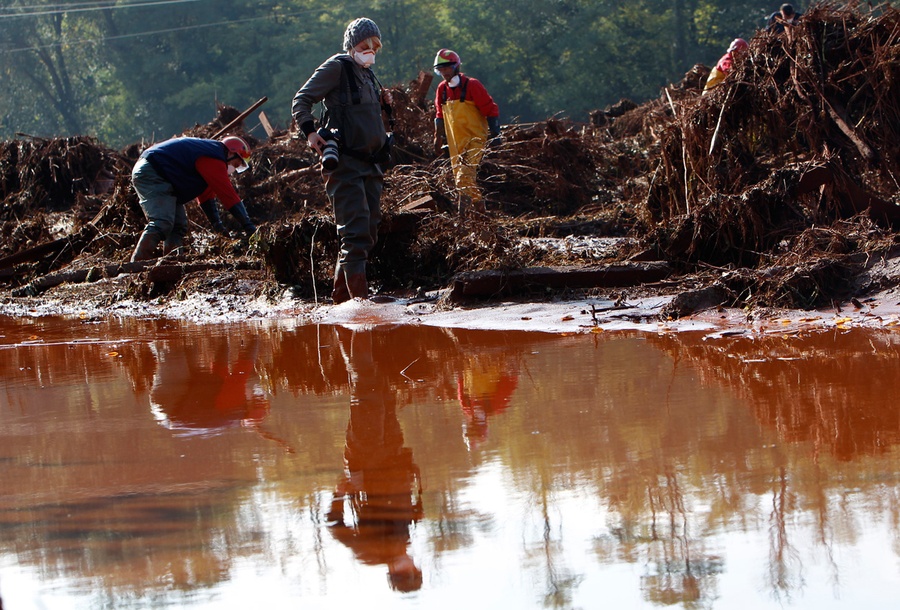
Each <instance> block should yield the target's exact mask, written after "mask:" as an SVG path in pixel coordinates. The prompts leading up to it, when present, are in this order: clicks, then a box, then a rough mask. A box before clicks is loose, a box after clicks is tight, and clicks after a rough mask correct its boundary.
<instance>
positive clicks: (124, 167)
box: [0, 3, 900, 317]
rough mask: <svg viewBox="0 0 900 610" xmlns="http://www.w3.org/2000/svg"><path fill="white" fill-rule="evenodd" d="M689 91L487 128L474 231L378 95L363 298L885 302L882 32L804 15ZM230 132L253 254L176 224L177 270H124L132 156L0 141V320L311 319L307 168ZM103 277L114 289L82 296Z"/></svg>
mask: <svg viewBox="0 0 900 610" xmlns="http://www.w3.org/2000/svg"><path fill="white" fill-rule="evenodd" d="M708 73H709V68H708V67H705V66H703V65H697V66H695V67H694V68H693V69H692V70H691V71H689V72H688V73H687V74H686V75H685V77H684V78H683V80H682V81H681V82H679V83H676V84H672V85H669V86H667V87H665V88H664V89H663V90H661V92H660V95H659V97H658V98H657V99H654V100H650V101H648V102H646V103H644V104H641V105H638V104H635V103H633V102H631V101H630V100H622V101H621V102H619V103H618V104H616V105H614V106H612V107H609V108H606V109H604V110H597V111H595V112H593V113H592V114H591V119H590V122H588V123H575V122H572V121H569V120H566V119H562V118H548V119H547V120H546V121H543V122H539V123H533V124H510V125H504V127H503V133H502V139H501V142H500V143H499V144H497V145H495V146H492V147H491V148H490V150H489V152H488V154H487V155H486V157H485V160H484V162H483V163H482V166H481V167H480V170H479V178H480V180H481V183H482V186H483V189H484V193H485V200H486V203H487V210H486V212H485V213H484V214H481V215H478V214H476V215H474V216H473V215H470V216H467V217H464V218H462V217H460V216H459V215H458V214H457V213H456V206H455V194H454V186H453V183H452V177H451V173H450V169H449V160H448V159H446V158H443V157H440V156H436V155H435V152H434V151H433V150H432V136H433V121H432V120H433V109H432V100H431V98H430V96H429V95H428V94H427V91H428V87H427V85H428V77H429V76H430V75H426V74H422V75H420V77H419V79H418V80H416V81H413V82H411V83H409V84H408V85H406V86H396V87H393V88H392V92H393V98H394V104H393V105H394V118H395V126H394V134H395V140H396V142H397V147H396V154H395V159H394V162H395V164H394V166H393V167H392V168H391V169H390V170H389V171H388V172H387V174H386V185H385V193H384V198H383V206H384V209H385V221H384V224H383V227H382V234H381V236H380V242H379V245H378V246H377V247H376V250H375V252H374V254H373V257H372V260H371V262H370V271H369V279H370V283H371V285H372V287H373V288H374V289H375V291H376V292H378V293H383V294H394V295H397V294H406V295H411V294H415V293H417V292H418V293H422V292H423V291H429V290H436V289H440V288H446V287H452V288H453V290H451V291H450V295H451V297H452V298H455V299H464V298H491V297H498V296H510V295H517V296H523V297H525V298H539V297H540V298H545V297H546V296H547V295H548V294H552V295H555V296H560V295H571V294H576V293H577V294H585V293H588V294H589V293H591V291H594V292H602V293H604V294H609V293H610V291H616V292H619V291H624V292H628V291H660V292H668V293H679V294H680V295H681V298H678V299H676V300H675V301H673V305H672V307H671V308H670V309H669V311H667V312H666V315H668V316H672V317H677V316H679V315H683V314H686V313H690V312H691V311H694V310H696V309H698V308H703V307H711V306H716V305H723V306H729V307H789V308H811V307H815V306H820V305H823V304H829V303H831V302H834V301H840V300H842V299H849V298H851V297H852V298H862V297H864V296H865V295H866V294H868V293H870V292H872V291H875V290H880V289H885V288H887V287H890V286H894V285H898V284H900V276H895V275H894V273H892V272H891V271H890V269H891V268H892V267H891V266H890V265H887V261H890V260H892V259H894V258H895V257H896V256H897V254H898V233H897V231H898V228H900V183H898V177H900V11H898V10H897V9H895V8H893V7H891V6H889V5H884V6H879V7H876V8H869V7H859V6H856V5H851V6H849V7H848V6H838V5H836V4H827V3H826V4H820V5H817V6H815V7H813V8H812V9H810V10H809V11H807V12H806V13H805V14H804V17H803V20H802V22H801V24H800V25H799V26H797V27H796V28H795V29H794V32H793V35H792V36H791V37H790V39H788V37H786V36H785V35H783V34H776V33H768V32H757V33H756V35H755V36H754V37H753V38H752V39H750V48H749V52H747V53H746V54H745V55H744V56H743V57H741V59H740V61H738V62H737V64H736V66H735V68H734V70H733V71H732V73H730V74H729V75H728V77H727V79H726V80H725V82H724V83H723V84H722V85H720V86H718V87H716V88H715V89H712V90H711V91H710V92H709V94H707V95H701V90H702V89H703V85H704V83H705V81H706V76H707V75H708ZM239 114H240V111H239V110H237V109H234V108H230V107H222V108H220V111H219V115H218V116H217V117H216V118H215V119H214V120H212V121H211V122H210V123H208V124H205V125H197V126H195V127H194V128H193V129H191V130H189V131H188V132H186V133H185V134H184V135H191V136H199V137H211V136H212V135H213V134H215V133H216V132H218V131H219V130H221V129H222V127H223V126H225V125H227V124H228V123H229V122H231V121H232V119H234V118H235V117H236V116H238V115H239ZM232 133H234V134H235V135H241V136H242V137H244V138H245V139H247V140H248V141H249V142H250V143H251V145H252V147H253V158H252V166H251V171H248V172H245V173H243V174H240V176H239V177H238V178H237V183H238V190H239V192H240V193H241V194H242V196H244V198H245V203H246V204H247V208H248V211H249V213H250V216H251V217H252V218H253V219H254V220H255V221H256V222H257V223H258V225H259V230H258V232H257V234H256V235H254V236H253V237H252V238H251V239H250V240H249V241H248V240H245V239H238V238H236V237H234V238H232V237H227V236H221V235H217V234H214V233H213V232H212V231H211V229H210V227H209V226H208V224H207V222H206V219H205V217H204V216H203V214H202V212H201V211H200V209H199V207H198V206H196V205H193V204H189V205H188V206H187V211H188V217H189V219H190V220H191V221H192V222H191V233H190V235H189V237H188V241H187V246H188V247H187V251H186V253H184V254H181V255H179V256H177V257H165V258H162V259H159V260H157V261H152V262H149V263H148V262H142V263H128V262H127V261H128V258H129V256H130V254H131V252H132V250H133V248H134V244H135V242H136V240H137V238H138V236H139V234H140V232H141V230H142V229H143V226H144V224H145V219H144V217H143V214H142V212H141V209H140V207H139V206H138V204H137V198H136V196H135V194H134V192H133V190H132V188H131V185H130V170H131V167H132V165H133V164H134V162H135V161H136V159H137V157H138V155H139V154H140V151H141V150H142V149H143V143H141V144H134V145H132V146H130V147H128V148H126V149H125V150H121V151H118V150H112V149H109V148H107V147H105V146H103V145H102V144H101V143H99V142H97V141H95V140H94V139H92V138H90V137H75V138H64V139H50V140H46V139H41V138H37V137H30V136H25V135H22V136H20V137H18V138H17V139H16V140H13V141H7V142H3V143H0V201H2V204H0V235H2V239H0V298H2V299H3V300H7V301H8V300H14V299H17V298H23V297H34V296H37V295H47V296H50V295H51V294H57V295H58V294H59V293H60V291H66V290H77V289H78V288H77V287H78V286H82V287H83V286H84V285H85V284H87V283H90V284H92V285H93V286H94V289H95V290H97V289H101V290H102V289H104V287H105V286H110V287H111V286H115V288H114V289H113V288H110V289H109V294H107V295H106V302H108V303H109V304H112V303H114V302H115V301H116V300H117V299H121V298H124V297H125V296H128V297H131V298H135V297H137V298H145V299H151V298H170V297H174V296H176V295H179V294H184V293H185V292H194V291H200V292H202V291H204V290H205V291H228V290H233V289H236V288H235V286H236V285H237V284H241V285H242V286H244V287H246V285H248V283H250V284H251V285H252V286H253V290H255V291H257V292H258V293H259V294H261V295H262V294H265V295H270V296H272V297H274V296H275V295H278V294H282V293H283V292H284V291H285V290H286V289H290V290H291V291H292V293H293V294H294V295H295V297H296V298H298V299H305V300H317V301H318V300H322V295H327V294H329V293H330V282H331V276H332V273H333V266H334V261H335V259H336V256H337V251H338V240H337V235H336V232H335V227H334V223H333V220H332V216H331V209H330V205H329V203H328V201H327V200H326V198H325V194H324V189H323V187H322V179H321V176H320V173H319V165H318V159H317V157H316V156H315V155H314V154H313V152H312V151H311V150H310V149H309V148H308V146H307V145H306V142H305V140H303V139H302V138H297V137H296V133H295V132H290V131H288V132H274V133H273V134H271V137H269V138H268V139H266V140H265V141H264V142H261V141H258V140H256V139H255V138H253V137H252V136H251V135H249V134H247V133H245V132H244V131H243V130H242V126H241V125H238V126H237V127H236V128H235V129H234V130H232ZM227 216H228V215H225V217H223V220H224V221H225V222H226V224H227V223H228V222H229V221H230V220H231V219H230V218H227ZM233 228H234V229H235V230H236V229H237V227H236V226H235V227H233ZM237 234H238V233H237V232H235V235H237ZM111 277H120V278H121V277H127V278H128V279H127V281H126V282H124V284H123V283H122V282H119V283H116V284H111V283H103V282H101V281H100V280H104V279H107V278H111ZM123 286H124V287H123Z"/></svg>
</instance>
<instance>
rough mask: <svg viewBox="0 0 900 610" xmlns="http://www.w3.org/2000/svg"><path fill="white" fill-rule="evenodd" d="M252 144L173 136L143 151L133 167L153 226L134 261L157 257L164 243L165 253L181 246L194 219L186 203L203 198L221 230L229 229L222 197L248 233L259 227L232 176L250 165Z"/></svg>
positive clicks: (212, 221)
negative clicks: (222, 214)
mask: <svg viewBox="0 0 900 610" xmlns="http://www.w3.org/2000/svg"><path fill="white" fill-rule="evenodd" d="M249 161H250V147H249V146H247V143H246V142H244V140H242V139H241V138H238V137H236V136H228V137H227V138H224V139H223V140H222V141H221V142H220V141H219V140H206V139H203V138H172V139H171V140H166V141H165V142H161V143H159V144H155V145H153V146H151V147H150V148H148V149H147V150H145V151H144V152H143V153H141V157H140V159H138V161H137V163H135V164H134V169H132V170H131V182H132V184H133V185H134V190H135V191H137V194H138V200H139V202H140V204H141V209H143V210H144V216H146V217H147V221H148V222H147V226H146V227H145V228H144V232H143V233H141V237H140V239H139V240H138V243H137V246H136V247H135V249H134V253H133V254H132V255H131V262H135V261H142V260H147V259H151V258H156V256H157V248H158V246H159V242H163V254H169V253H170V252H172V251H175V250H177V249H178V248H181V246H182V244H183V243H184V236H185V235H187V231H188V221H187V214H186V213H185V211H184V204H186V203H188V202H190V201H192V200H194V199H197V200H198V201H199V202H200V207H201V208H202V209H203V212H204V213H205V214H206V217H207V219H208V220H209V222H210V224H211V225H212V227H213V229H215V230H216V231H217V232H219V233H227V231H226V229H225V226H224V225H223V224H222V219H221V218H220V217H219V210H218V208H216V198H218V199H219V201H220V202H221V203H222V206H223V207H224V208H225V209H226V210H228V211H229V212H230V213H231V215H232V216H234V217H235V218H236V219H237V221H238V222H239V223H240V225H241V227H242V228H243V230H244V233H245V234H246V235H247V236H250V235H252V234H253V233H254V232H255V231H256V225H254V224H253V221H251V220H250V217H249V216H248V215H247V208H246V207H244V203H243V202H242V201H241V197H240V196H239V195H238V194H237V191H235V189H234V185H233V184H232V183H231V178H230V176H231V175H232V174H233V173H235V172H243V171H244V170H245V169H247V168H248V167H249V163H248V162H249Z"/></svg>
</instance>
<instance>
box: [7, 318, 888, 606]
mask: <svg viewBox="0 0 900 610" xmlns="http://www.w3.org/2000/svg"><path fill="white" fill-rule="evenodd" d="M898 338H900V335H898V334H884V333H882V334H874V333H867V332H864V331H853V332H849V333H832V334H816V335H811V336H790V337H782V336H773V337H758V338H755V339H749V338H722V337H718V338H711V337H704V336H703V335H701V334H693V333H690V334H686V333H683V334H659V335H658V334H653V333H644V334H627V333H600V334H586V335H578V336H559V335H549V334H538V333H530V334H528V333H519V332H499V331H493V332H489V331H467V330H459V329H454V330H447V329H437V328H431V327H424V328H423V327H413V326H394V327H376V328H370V329H350V328H344V327H333V326H293V325H289V324H286V323H283V322H281V323H268V324H262V323H260V324H249V323H248V324H242V325H205V326H198V325H192V324H188V323H180V322H173V321H158V320H157V321H152V320H128V319H125V320H109V321H106V320H101V321H97V320H78V319H75V320H71V319H70V320H63V319H49V318H35V319H6V318H0V464H2V469H0V486H2V490H3V491H2V495H0V597H2V603H3V608H5V609H6V610H19V609H21V608H26V609H27V608H104V607H105V608H115V609H119V608H146V607H154V608H248V607H254V608H255V607H272V608H283V607H297V608H300V607H302V608H338V607H350V606H349V605H350V604H352V605H353V607H377V608H381V607H420V608H429V609H432V608H454V609H458V608H470V609H476V608H517V609H518V608H650V607H655V606H674V607H683V608H722V609H734V608H754V609H759V608H773V609H774V608H816V609H819V610H821V609H824V608H837V607H841V608H889V607H897V603H898V602H900V561H898V552H900V538H898V532H900V498H898V495H900V491H898V490H900V488H898V479H900V455H898V448H897V442H898V438H900V413H898V406H897V400H896V397H897V396H898V395H900V381H898V379H900V376H898V374H897V371H898V360H900V359H898V355H900V347H898Z"/></svg>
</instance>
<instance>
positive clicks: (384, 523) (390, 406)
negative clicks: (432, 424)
mask: <svg viewBox="0 0 900 610" xmlns="http://www.w3.org/2000/svg"><path fill="white" fill-rule="evenodd" d="M335 332H336V333H337V334H340V335H343V336H342V337H340V339H339V341H340V345H341V350H342V352H343V354H344V356H345V358H346V361H347V370H348V373H349V376H350V393H351V401H350V421H349V423H348V425H347V444H346V446H345V449H344V463H345V473H344V476H343V477H342V478H341V480H340V481H338V484H337V486H336V489H335V492H334V496H333V499H332V503H331V510H330V511H329V513H328V518H329V524H330V527H331V532H332V533H333V534H334V536H335V538H337V539H338V540H340V541H341V542H342V543H344V544H345V545H347V546H348V547H349V548H350V549H352V550H353V552H354V553H355V554H356V556H357V558H358V559H359V560H360V561H362V562H364V563H367V564H373V565H380V564H384V565H386V566H387V569H388V575H389V579H390V584H391V587H392V588H394V589H396V590H398V591H415V590H418V589H419V588H420V587H421V586H422V572H421V570H420V569H419V567H418V566H416V564H415V562H414V561H413V559H412V558H411V557H410V556H409V552H408V546H409V541H410V540H409V536H410V530H409V528H410V526H411V525H412V524H414V523H416V522H418V521H419V519H420V518H421V517H422V514H423V509H422V489H421V483H420V480H419V469H418V466H416V464H415V462H414V461H413V457H412V451H411V450H410V449H409V448H407V447H404V446H403V443H404V441H403V431H402V430H401V428H400V422H399V421H398V419H397V411H396V409H397V407H396V397H395V392H394V391H393V390H392V389H391V388H390V384H389V380H388V379H387V377H386V376H385V375H384V373H383V371H381V372H380V371H379V370H378V366H377V364H376V359H375V358H374V354H373V346H372V333H371V332H367V331H349V330H346V329H337V330H336V331H335Z"/></svg>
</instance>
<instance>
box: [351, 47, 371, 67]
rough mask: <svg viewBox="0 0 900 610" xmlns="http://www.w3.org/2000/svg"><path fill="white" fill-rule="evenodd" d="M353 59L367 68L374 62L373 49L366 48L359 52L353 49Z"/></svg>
mask: <svg viewBox="0 0 900 610" xmlns="http://www.w3.org/2000/svg"><path fill="white" fill-rule="evenodd" d="M353 60H354V61H355V62H356V63H358V64H359V65H360V66H362V67H363V68H368V67H369V66H371V65H372V64H374V63H375V51H372V50H368V51H363V52H361V53H360V52H359V51H354V52H353Z"/></svg>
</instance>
